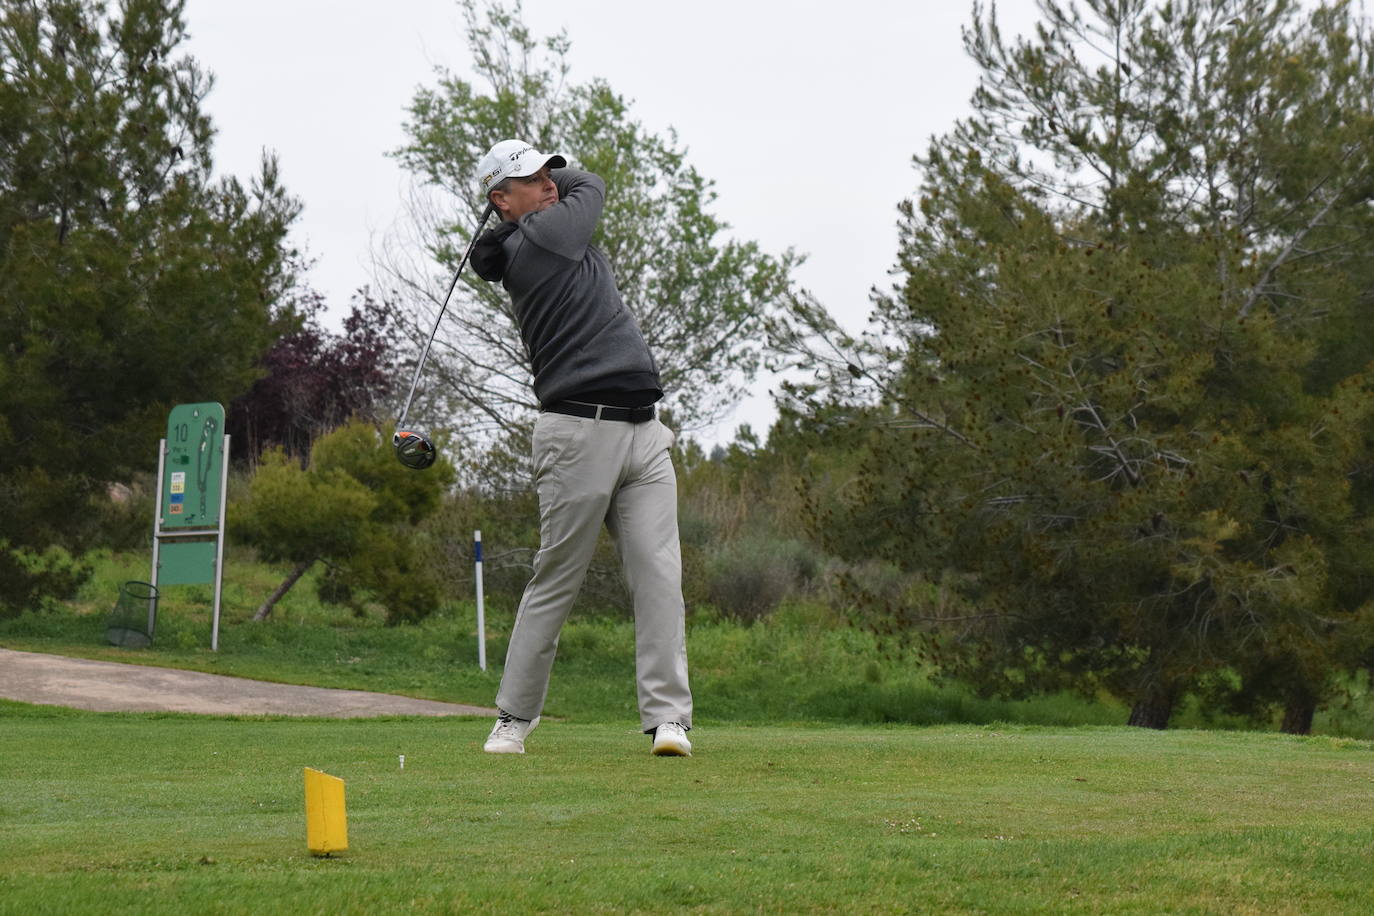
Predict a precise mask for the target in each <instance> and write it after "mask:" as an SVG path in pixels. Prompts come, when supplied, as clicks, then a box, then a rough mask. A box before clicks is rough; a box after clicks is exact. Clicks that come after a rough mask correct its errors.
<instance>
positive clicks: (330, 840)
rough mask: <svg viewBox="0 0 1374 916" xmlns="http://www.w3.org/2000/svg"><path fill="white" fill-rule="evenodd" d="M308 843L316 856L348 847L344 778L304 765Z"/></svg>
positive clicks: (306, 837)
mask: <svg viewBox="0 0 1374 916" xmlns="http://www.w3.org/2000/svg"><path fill="white" fill-rule="evenodd" d="M305 845H306V847H307V848H308V849H309V850H310V852H311V854H312V855H317V856H327V855H329V854H330V853H334V852H341V851H343V850H345V849H347V848H348V815H347V814H346V813H345V812H344V781H343V780H342V779H340V778H339V777H337V776H330V775H329V774H328V773H321V772H320V771H319V770H312V769H311V768H310V767H306V768H305Z"/></svg>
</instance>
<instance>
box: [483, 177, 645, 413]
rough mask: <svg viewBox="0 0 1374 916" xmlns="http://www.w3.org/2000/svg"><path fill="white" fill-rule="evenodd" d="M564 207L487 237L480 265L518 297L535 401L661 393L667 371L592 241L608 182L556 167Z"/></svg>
mask: <svg viewBox="0 0 1374 916" xmlns="http://www.w3.org/2000/svg"><path fill="white" fill-rule="evenodd" d="M552 175H553V180H554V184H555V185H557V186H558V203H556V204H554V205H553V206H551V207H549V208H548V209H546V210H540V211H538V212H536V213H526V214H525V215H524V216H522V217H520V219H519V220H518V221H516V222H505V223H502V224H501V225H500V226H498V227H496V228H495V229H492V230H490V231H488V232H486V233H484V234H483V235H482V237H481V238H480V239H478V241H477V244H476V245H475V246H474V248H473V252H472V266H473V269H474V270H476V271H477V274H478V276H480V277H482V278H483V279H484V280H493V281H494V280H500V281H501V282H502V286H504V287H505V289H506V291H507V292H509V293H510V297H511V303H512V304H513V305H514V307H515V316H516V319H517V321H518V322H519V324H520V335H521V337H522V338H523V339H524V342H525V353H526V355H527V356H528V357H529V361H530V367H531V369H532V370H533V372H534V394H535V397H537V398H538V399H539V403H540V404H542V405H546V406H547V405H549V404H553V403H556V402H558V401H562V400H566V399H568V398H576V397H577V395H579V394H585V393H587V392H607V391H643V390H644V389H660V388H661V385H660V382H659V378H658V366H657V365H656V364H655V362H654V358H653V356H652V354H650V352H649V347H648V345H647V344H646V343H645V342H644V335H643V334H642V333H641V332H640V330H639V324H638V322H636V321H635V318H634V316H633V315H632V314H631V313H630V310H629V309H627V308H626V307H625V304H624V302H622V301H621V298H620V292H619V290H617V289H616V285H615V276H614V275H613V273H612V272H611V264H610V262H609V261H608V260H607V259H606V255H605V254H603V253H602V252H601V250H600V249H598V248H596V247H594V246H593V245H592V244H591V239H592V233H593V232H594V231H595V230H596V224H597V222H598V221H599V220H600V219H601V209H602V206H603V204H604V202H605V196H606V185H605V182H603V181H602V180H601V179H600V178H598V177H597V176H595V175H593V174H591V173H590V172H582V171H578V170H577V169H554V170H553V171H552Z"/></svg>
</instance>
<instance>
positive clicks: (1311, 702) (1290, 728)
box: [1279, 687, 1317, 735]
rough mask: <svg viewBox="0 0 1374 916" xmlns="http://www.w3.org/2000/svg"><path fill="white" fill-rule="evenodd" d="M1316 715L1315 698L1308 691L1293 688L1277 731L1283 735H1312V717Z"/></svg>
mask: <svg viewBox="0 0 1374 916" xmlns="http://www.w3.org/2000/svg"><path fill="white" fill-rule="evenodd" d="M1316 713H1317V698H1316V697H1315V696H1314V695H1313V694H1312V692H1311V691H1310V690H1306V689H1304V688H1301V687H1295V688H1294V689H1293V690H1292V691H1290V692H1289V694H1288V705H1287V706H1285V707H1284V710H1283V724H1282V725H1280V726H1279V731H1281V732H1283V733H1284V734H1285V735H1310V734H1312V717H1313V716H1314V715H1316Z"/></svg>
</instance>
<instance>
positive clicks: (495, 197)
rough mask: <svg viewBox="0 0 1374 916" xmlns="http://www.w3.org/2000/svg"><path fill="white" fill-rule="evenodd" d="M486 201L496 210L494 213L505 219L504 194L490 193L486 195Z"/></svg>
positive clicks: (500, 192) (499, 192)
mask: <svg viewBox="0 0 1374 916" xmlns="http://www.w3.org/2000/svg"><path fill="white" fill-rule="evenodd" d="M487 201H488V202H489V203H490V204H491V205H492V206H493V207H495V208H496V212H497V213H498V214H499V215H500V216H501V218H502V219H505V218H506V192H505V191H492V192H491V193H490V194H488V195H487Z"/></svg>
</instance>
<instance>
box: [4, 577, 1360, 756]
mask: <svg viewBox="0 0 1374 916" xmlns="http://www.w3.org/2000/svg"><path fill="white" fill-rule="evenodd" d="M94 561H95V562H94V566H95V570H96V573H95V576H94V578H93V579H92V581H91V582H90V583H88V584H87V586H86V587H85V588H84V589H83V591H82V593H81V595H80V596H79V597H78V599H77V600H76V601H74V602H72V603H70V604H69V605H68V606H67V607H65V608H64V609H61V610H58V611H55V612H48V613H42V614H27V615H24V616H23V617H20V618H17V619H11V620H0V647H5V648H10V649H23V650H29V651H35V652H53V653H58V654H65V655H75V656H82V657H87V658H99V659H106V660H113V661H123V662H131V663H135V664H151V665H162V666H166V667H173V668H188V669H192V670H201V671H211V672H214V673H219V674H231V675H237V676H241V677H252V678H258V679H262V680H268V681H278V682H283V683H294V684H311V685H316V686H322V687H343V688H350V689H357V690H374V691H381V692H387V693H400V694H405V695H408V696H415V697H420V698H424V699H433V700H444V701H449V702H459V703H471V704H477V705H483V706H487V705H491V704H492V703H493V702H494V697H495V694H496V687H497V683H498V681H499V678H500V669H501V663H502V660H503V659H504V657H505V649H506V635H507V633H508V632H509V628H510V624H511V619H512V616H513V614H512V609H511V608H510V607H509V606H503V604H502V603H501V602H500V601H497V602H494V603H493V604H492V606H490V607H488V609H487V622H488V628H487V629H488V642H487V657H488V661H489V670H488V671H486V672H483V671H480V670H479V669H478V668H477V665H476V659H477V637H476V612H475V609H474V607H473V606H472V604H471V603H470V602H457V601H455V602H453V603H451V604H448V605H446V606H444V607H442V608H440V609H438V611H437V612H436V613H435V614H434V615H433V616H432V617H430V618H429V619H427V620H425V621H424V622H422V623H420V624H418V625H411V626H400V627H387V626H384V625H383V623H382V620H381V615H380V614H379V613H375V612H370V613H366V614H364V615H363V616H356V615H355V614H354V613H353V612H351V611H349V610H347V609H345V608H340V607H336V606H332V605H326V604H322V603H320V602H319V601H318V599H317V598H316V597H315V590H314V573H312V574H310V575H307V576H306V578H305V579H303V580H302V581H301V582H300V583H299V584H298V585H297V586H296V588H295V589H294V590H293V591H292V592H291V593H289V594H288V596H287V598H286V599H285V600H284V601H283V602H282V603H281V604H280V605H279V606H278V608H277V610H276V611H275V613H274V615H273V617H272V619H270V620H269V621H267V622H265V623H253V622H252V621H251V620H250V618H251V616H252V613H253V611H254V610H255V609H256V607H257V605H258V603H259V602H260V601H261V600H262V598H263V596H265V595H266V594H268V593H269V592H270V591H271V590H272V589H273V588H274V587H275V586H276V584H277V583H278V582H279V581H280V579H281V577H282V576H283V575H284V570H283V569H279V568H275V567H272V566H269V565H266V564H262V563H258V562H255V561H254V560H253V559H252V557H251V555H246V554H243V553H231V556H230V558H229V562H228V563H227V564H226V582H225V596H224V612H223V620H222V624H221V634H220V651H219V652H217V653H216V652H211V651H210V649H209V634H210V606H211V592H210V588H209V586H180V587H171V588H167V589H164V595H163V600H162V602H161V606H160V610H159V616H158V633H157V642H156V644H155V645H154V646H153V647H152V648H150V649H147V650H125V649H117V648H114V647H112V646H109V645H106V644H105V643H104V642H103V640H102V633H103V629H104V620H105V618H106V617H107V616H108V614H109V613H110V610H111V609H112V608H113V606H114V603H115V598H116V596H117V595H118V592H119V586H120V584H121V583H123V582H125V581H127V580H129V579H143V578H146V577H147V569H146V564H147V555H146V554H140V553H124V554H110V553H102V554H97V555H95V557H94ZM688 627H689V632H688V653H689V658H690V663H691V671H692V688H693V693H694V695H695V698H696V706H697V721H698V722H699V723H705V722H720V723H753V724H768V723H812V722H854V723H877V722H900V723H906V724H912V725H937V724H943V723H971V724H989V723H994V722H1015V723H1019V724H1026V725H1053V726H1071V725H1117V724H1121V723H1124V722H1125V721H1126V717H1127V709H1126V708H1125V706H1123V705H1122V704H1121V703H1119V702H1117V701H1115V700H1113V699H1111V698H1108V697H1100V698H1095V699H1091V700H1089V699H1084V698H1082V697H1078V696H1073V695H1067V694H1063V695H1055V696H1044V697H1037V698H1034V699H1031V700H1027V701H1021V702H1017V701H1004V700H992V699H985V698H980V697H977V696H975V695H973V694H972V693H971V692H970V691H969V690H967V689H965V688H963V687H960V686H958V685H949V684H940V685H937V684H933V683H932V682H931V680H930V678H929V676H928V673H927V672H926V671H925V670H924V669H923V668H922V667H921V666H920V665H919V664H918V663H916V662H914V661H912V660H911V659H910V658H909V657H904V656H903V655H901V654H900V653H894V652H892V651H891V650H890V649H889V648H886V647H884V646H883V645H882V644H880V643H879V642H878V641H877V640H876V639H875V638H874V637H873V636H872V635H871V634H868V633H865V632H861V631H858V630H855V629H853V628H851V627H848V626H844V625H842V624H840V623H839V622H837V621H836V620H835V619H834V618H833V617H832V616H830V615H829V613H828V612H827V611H825V609H824V608H821V607H818V606H814V605H799V606H794V607H791V608H788V609H786V610H784V611H781V612H778V613H775V614H774V615H772V616H770V617H768V618H766V619H764V620H762V621H759V622H757V623H755V624H752V625H740V624H737V623H732V622H730V621H723V620H720V619H718V618H715V617H712V616H710V615H705V614H698V615H694V616H692V617H690V618H689V623H688ZM633 639H634V631H633V626H632V625H631V624H630V623H629V622H627V621H624V620H617V619H613V618H608V617H605V616H592V615H588V614H587V612H586V609H585V608H578V609H575V611H574V614H573V617H572V619H571V620H570V621H569V623H568V625H567V626H566V627H565V629H564V631H563V636H562V640H561V642H560V646H559V655H558V661H557V663H556V665H555V666H554V673H553V681H552V684H551V687H550V692H549V700H548V706H547V708H546V713H547V714H548V715H550V716H552V717H555V718H563V719H567V720H570V721H578V722H602V723H607V724H610V723H632V722H633V721H634V720H635V696H634V649H633ZM1173 724H1174V725H1175V726H1177V727H1181V728H1188V727H1192V728H1198V727H1205V728H1226V729H1233V730H1249V729H1255V728H1261V729H1270V730H1272V729H1273V728H1274V725H1273V724H1272V723H1266V724H1261V725H1259V726H1257V725H1255V724H1253V723H1250V722H1247V721H1245V720H1242V719H1238V718H1235V717H1227V716H1222V715H1208V714H1207V712H1206V711H1205V710H1202V709H1199V708H1198V707H1197V706H1196V705H1189V706H1187V707H1185V708H1184V709H1182V710H1180V711H1179V712H1178V713H1177V714H1176V715H1175V717H1174V722H1173ZM1314 732H1315V733H1318V734H1329V735H1336V736H1343V737H1356V738H1374V696H1371V692H1370V690H1369V687H1368V684H1364V683H1361V684H1352V685H1351V694H1350V697H1349V699H1348V700H1346V701H1344V702H1342V703H1339V704H1336V705H1333V706H1332V707H1331V708H1329V709H1324V710H1322V711H1320V712H1319V713H1318V716H1317V720H1316V722H1315V724H1314Z"/></svg>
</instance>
